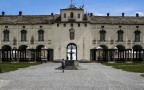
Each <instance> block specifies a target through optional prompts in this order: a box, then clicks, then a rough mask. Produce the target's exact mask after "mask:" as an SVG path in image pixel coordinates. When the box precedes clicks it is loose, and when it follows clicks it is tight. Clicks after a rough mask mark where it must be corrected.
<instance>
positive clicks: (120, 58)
mask: <svg viewBox="0 0 144 90" xmlns="http://www.w3.org/2000/svg"><path fill="white" fill-rule="evenodd" d="M114 49H115V53H114V55H115V60H116V61H117V62H124V61H125V59H126V56H127V55H126V53H127V52H126V50H125V46H123V45H117V46H116V47H115V48H114Z"/></svg>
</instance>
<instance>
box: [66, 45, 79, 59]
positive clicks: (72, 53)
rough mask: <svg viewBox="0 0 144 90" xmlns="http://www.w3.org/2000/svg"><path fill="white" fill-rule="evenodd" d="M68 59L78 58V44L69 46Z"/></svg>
mask: <svg viewBox="0 0 144 90" xmlns="http://www.w3.org/2000/svg"><path fill="white" fill-rule="evenodd" d="M67 60H77V46H76V45H75V44H74V43H70V44H68V46H67Z"/></svg>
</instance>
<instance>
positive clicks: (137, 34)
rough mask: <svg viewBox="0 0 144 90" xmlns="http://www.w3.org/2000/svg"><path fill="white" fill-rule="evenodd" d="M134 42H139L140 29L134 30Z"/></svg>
mask: <svg viewBox="0 0 144 90" xmlns="http://www.w3.org/2000/svg"><path fill="white" fill-rule="evenodd" d="M134 33H135V42H140V33H141V32H140V31H139V30H136V31H135V32H134Z"/></svg>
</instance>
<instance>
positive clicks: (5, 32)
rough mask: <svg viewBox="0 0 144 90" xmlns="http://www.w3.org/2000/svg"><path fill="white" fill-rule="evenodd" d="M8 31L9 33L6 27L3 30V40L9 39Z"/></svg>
mask: <svg viewBox="0 0 144 90" xmlns="http://www.w3.org/2000/svg"><path fill="white" fill-rule="evenodd" d="M9 33H10V32H9V30H7V29H6V30H4V31H3V34H4V38H3V40H4V41H9Z"/></svg>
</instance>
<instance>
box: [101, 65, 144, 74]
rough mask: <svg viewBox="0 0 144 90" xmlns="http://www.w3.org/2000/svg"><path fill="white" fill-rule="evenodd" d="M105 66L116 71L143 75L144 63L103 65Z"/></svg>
mask: <svg viewBox="0 0 144 90" xmlns="http://www.w3.org/2000/svg"><path fill="white" fill-rule="evenodd" d="M103 64H104V65H107V66H112V67H114V68H116V69H122V70H124V71H129V72H136V73H144V63H103Z"/></svg>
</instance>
